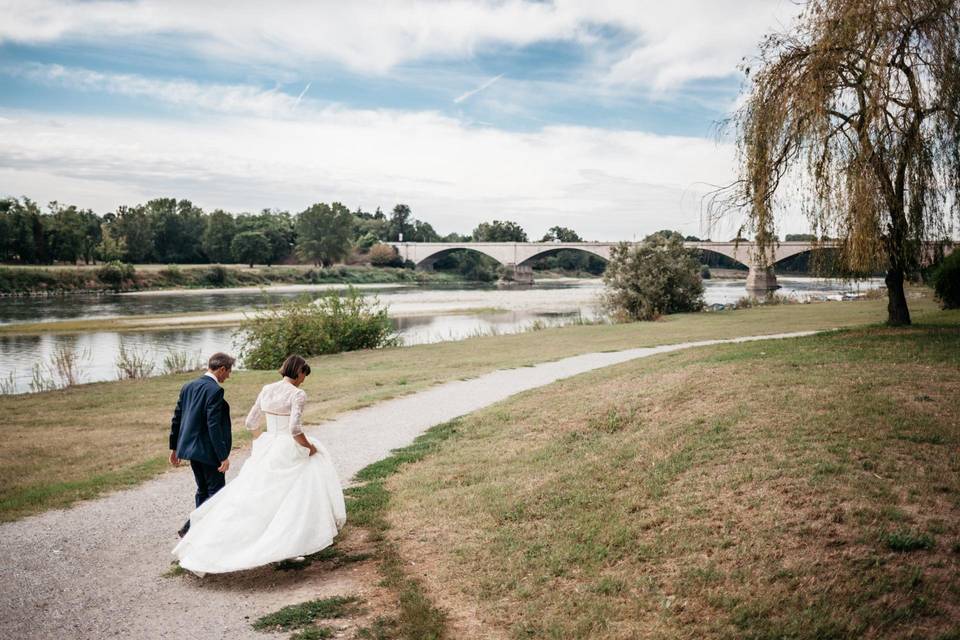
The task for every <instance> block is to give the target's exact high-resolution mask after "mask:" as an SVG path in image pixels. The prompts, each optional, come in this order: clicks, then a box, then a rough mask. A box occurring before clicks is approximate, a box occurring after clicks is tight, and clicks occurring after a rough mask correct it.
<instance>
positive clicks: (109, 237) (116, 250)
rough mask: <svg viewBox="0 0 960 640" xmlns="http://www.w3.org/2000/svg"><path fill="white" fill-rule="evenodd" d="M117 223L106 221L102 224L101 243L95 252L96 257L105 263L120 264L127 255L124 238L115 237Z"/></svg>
mask: <svg viewBox="0 0 960 640" xmlns="http://www.w3.org/2000/svg"><path fill="white" fill-rule="evenodd" d="M104 218H106V216H104ZM115 222H116V220H115V219H113V220H111V221H108V220H106V219H105V220H104V221H103V222H101V223H100V243H99V244H98V245H97V247H96V249H95V250H94V255H95V256H96V257H97V258H98V259H99V260H102V261H104V262H120V260H122V259H123V257H124V255H126V253H127V250H126V244H125V243H124V240H123V238H118V237H117V236H116V235H114V228H115V226H116V225H115Z"/></svg>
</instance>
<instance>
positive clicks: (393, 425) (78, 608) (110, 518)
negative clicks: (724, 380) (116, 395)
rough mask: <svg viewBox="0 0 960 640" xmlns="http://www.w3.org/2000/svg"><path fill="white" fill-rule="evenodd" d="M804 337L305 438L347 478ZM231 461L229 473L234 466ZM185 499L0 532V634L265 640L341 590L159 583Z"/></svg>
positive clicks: (411, 406)
mask: <svg viewBox="0 0 960 640" xmlns="http://www.w3.org/2000/svg"><path fill="white" fill-rule="evenodd" d="M811 333H814V332H797V333H789V334H776V335H767V336H751V337H744V338H737V339H733V340H707V341H702V342H689V343H683V344H675V345H666V346H660V347H651V348H641V349H628V350H625V351H615V352H609V353H591V354H585V355H580V356H574V357H571V358H564V359H562V360H557V361H554V362H546V363H543V364H539V365H536V366H533V367H524V368H521V369H507V370H501V371H494V372H492V373H489V374H486V375H482V376H480V377H477V378H474V379H471V380H465V381H457V382H449V383H445V384H442V385H438V386H435V387H433V388H431V389H428V390H425V391H422V392H419V393H416V394H412V395H409V396H406V397H403V398H398V399H396V400H390V401H387V402H383V403H380V404H378V405H375V406H371V407H367V408H364V409H360V410H357V411H352V412H350V413H347V414H344V415H342V416H340V417H339V418H337V419H335V420H332V421H329V422H326V423H324V424H322V425H320V426H318V427H315V428H311V429H310V430H309V431H310V433H311V434H312V435H314V436H316V437H318V438H319V439H320V440H321V441H322V442H324V444H325V445H326V446H327V448H328V449H329V451H330V453H331V455H332V456H333V458H334V459H335V460H336V463H337V469H338V471H339V473H340V477H341V478H342V479H343V480H344V482H347V481H348V480H349V479H350V478H351V477H352V476H353V475H354V474H355V473H356V472H357V471H359V470H360V469H362V468H363V467H365V466H367V465H368V464H370V463H372V462H375V461H377V460H380V459H382V458H384V457H386V456H387V455H388V454H389V453H390V451H391V450H392V449H395V448H397V447H401V446H404V445H407V444H409V443H410V442H411V441H412V440H413V439H414V438H415V437H416V436H417V435H419V434H420V433H422V432H423V431H425V430H426V429H428V428H429V427H431V426H433V425H435V424H439V423H442V422H446V421H448V420H451V419H453V418H455V417H457V416H461V415H464V414H467V413H470V412H472V411H475V410H477V409H480V408H482V407H485V406H487V405H490V404H493V403H495V402H498V401H500V400H503V399H505V398H507V397H509V396H511V395H513V394H515V393H519V392H521V391H525V390H528V389H533V388H536V387H540V386H543V385H546V384H549V383H551V382H553V381H555V380H559V379H561V378H566V377H569V376H573V375H576V374H579V373H583V372H586V371H590V370H593V369H598V368H600V367H606V366H610V365H613V364H618V363H621V362H626V361H628V360H633V359H636V358H643V357H647V356H651V355H654V354H658V353H665V352H668V351H676V350H679V349H686V348H690V347H699V346H707V345H714V344H722V343H731V342H747V341H752V340H768V339H776V338H788V337H798V336H805V335H810V334H811ZM229 393H230V390H229V385H228V386H227V394H228V395H229ZM171 401H172V400H171ZM234 455H235V464H234V465H233V470H234V473H235V470H236V469H239V468H240V464H239V462H240V461H241V459H240V456H239V455H237V454H234ZM231 475H232V474H231ZM193 492H194V484H193V475H192V474H191V472H190V471H189V468H185V469H180V470H176V471H171V472H169V473H165V474H163V475H161V476H160V477H158V478H156V479H154V480H151V481H149V482H147V483H144V484H143V485H141V486H139V487H136V488H134V489H130V490H126V491H119V492H116V493H112V494H110V495H107V496H105V497H102V498H99V499H96V500H91V501H87V502H82V503H79V504H77V505H75V506H74V507H72V508H69V509H65V510H55V511H48V512H46V513H43V514H40V515H37V516H32V517H29V518H26V519H23V520H20V521H18V522H12V523H6V524H3V525H0V539H2V540H3V544H0V638H18V639H19V638H23V639H27V638H114V637H122V638H174V637H176V638H198V639H199V638H202V639H203V640H211V639H213V638H231V639H233V638H251V639H260V640H264V639H265V638H270V637H275V636H271V635H268V634H263V633H258V632H255V631H253V630H252V629H251V627H250V624H249V621H250V620H253V619H255V618H256V617H259V616H261V615H263V614H265V613H268V612H270V611H274V610H276V609H277V608H279V606H283V605H285V604H290V603H292V602H299V601H303V600H307V599H310V598H315V597H323V596H326V595H332V594H334V593H343V592H342V591H338V589H341V588H345V585H343V584H326V583H324V581H323V579H322V576H321V577H320V578H318V579H317V580H313V581H305V579H304V578H305V577H304V576H303V575H301V574H300V573H299V572H296V571H291V572H277V571H271V570H257V571H254V572H243V573H239V574H227V575H224V576H209V577H207V578H205V579H203V580H199V579H183V578H181V579H176V578H169V577H164V576H163V573H164V572H165V571H167V570H168V569H169V567H170V562H171V556H170V550H171V549H172V548H173V546H174V544H175V542H176V534H175V533H174V532H175V531H176V530H177V529H178V528H179V526H180V525H181V524H182V522H183V519H184V518H185V516H186V514H187V513H188V512H189V511H190V509H191V507H192V501H193ZM334 582H335V581H334ZM349 587H350V585H346V588H349Z"/></svg>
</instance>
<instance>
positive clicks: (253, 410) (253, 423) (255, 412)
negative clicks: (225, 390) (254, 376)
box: [244, 390, 263, 431]
mask: <svg viewBox="0 0 960 640" xmlns="http://www.w3.org/2000/svg"><path fill="white" fill-rule="evenodd" d="M261 396H263V390H261V391H260V393H259V394H258V395H257V399H256V400H255V401H254V402H253V406H252V407H250V413H248V414H247V420H246V422H245V423H244V425H245V426H246V427H247V431H256V430H257V428H259V427H260V418H261V417H262V416H263V409H262V408H261V407H260V397H261Z"/></svg>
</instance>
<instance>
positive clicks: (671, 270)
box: [603, 232, 703, 320]
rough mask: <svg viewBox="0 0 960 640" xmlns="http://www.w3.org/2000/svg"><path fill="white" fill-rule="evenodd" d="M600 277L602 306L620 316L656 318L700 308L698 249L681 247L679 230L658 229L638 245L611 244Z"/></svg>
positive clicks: (700, 280) (625, 317)
mask: <svg viewBox="0 0 960 640" xmlns="http://www.w3.org/2000/svg"><path fill="white" fill-rule="evenodd" d="M603 282H604V285H605V287H606V288H605V292H604V294H603V303H604V306H605V307H606V308H607V309H608V310H610V312H611V313H613V314H614V315H615V316H619V317H621V318H624V319H630V320H655V319H656V318H658V317H660V316H661V315H664V314H668V313H680V312H684V311H699V310H700V309H701V308H702V307H703V280H702V278H701V275H700V263H699V261H698V260H697V257H696V251H693V250H690V249H686V248H684V246H683V237H682V236H679V235H678V234H672V233H670V234H665V233H662V232H657V233H654V234H651V235H649V236H647V237H646V238H645V239H644V241H643V242H642V243H641V244H640V245H637V246H631V245H629V244H627V243H625V242H622V243H620V244H618V245H617V246H615V247H613V248H612V249H611V251H610V262H609V263H608V264H607V270H606V271H605V272H604V274H603Z"/></svg>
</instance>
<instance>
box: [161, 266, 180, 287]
mask: <svg viewBox="0 0 960 640" xmlns="http://www.w3.org/2000/svg"><path fill="white" fill-rule="evenodd" d="M160 277H161V278H163V279H164V280H166V281H167V282H170V283H171V284H180V283H181V282H183V271H181V270H180V267H178V266H177V265H175V264H168V265H167V266H166V267H165V268H163V269H161V270H160Z"/></svg>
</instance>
